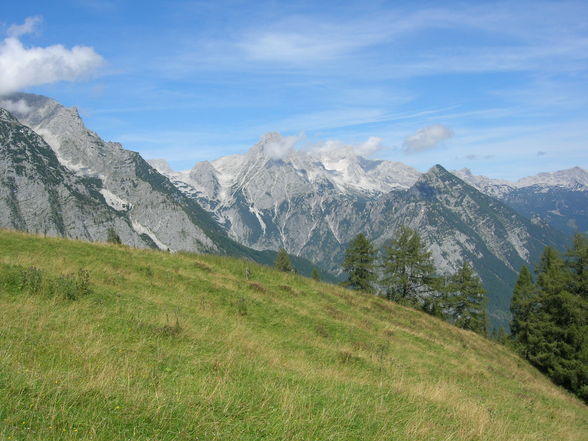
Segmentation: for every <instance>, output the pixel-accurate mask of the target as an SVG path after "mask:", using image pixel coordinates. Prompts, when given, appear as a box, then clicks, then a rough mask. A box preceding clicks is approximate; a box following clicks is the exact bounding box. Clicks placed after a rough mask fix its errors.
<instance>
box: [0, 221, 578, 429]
mask: <svg viewBox="0 0 588 441" xmlns="http://www.w3.org/2000/svg"><path fill="white" fill-rule="evenodd" d="M0 262H1V263H0V265H1V267H0V286H1V289H2V295H1V296H0V302H1V303H0V304H1V308H0V314H1V317H0V319H1V321H0V354H1V357H0V364H1V365H0V367H1V369H0V438H2V439H6V440H11V439H12V440H39V439H43V440H105V441H106V440H108V441H118V440H129V439H133V440H154V439H156V440H162V441H167V440H180V439H193V440H195V439H219V440H221V439H222V440H228V439H240V440H263V439H267V440H275V439H298V440H303V439H304V440H318V439H320V440H341V439H363V440H389V439H398V440H410V439H419V440H439V439H452V440H473V439H475V440H496V439H500V440H513V441H514V440H517V441H521V440H554V439H557V440H583V439H585V435H586V433H587V430H588V411H587V409H586V406H585V405H584V404H582V403H581V402H580V401H578V400H577V399H576V398H574V397H573V396H572V395H571V394H569V393H567V392H566V391H564V390H563V389H560V388H558V387H556V386H554V385H553V384H552V383H551V382H550V381H549V380H548V379H547V378H546V377H544V376H543V375H542V374H541V373H540V372H539V371H537V370H535V369H534V368H532V367H531V366H530V365H529V364H527V362H526V361H524V360H523V359H522V358H519V357H518V356H517V355H515V354H514V353H513V352H512V351H510V350H509V349H507V348H505V347H504V346H502V345H500V344H497V343H495V342H492V341H490V340H487V339H485V338H483V337H481V336H479V335H477V334H475V333H473V332H470V331H465V330H461V329H459V328H457V327H454V326H452V325H449V324H447V323H445V322H443V321H441V320H438V319H436V318H434V317H431V316H429V315H427V314H425V313H422V312H418V311H415V310H413V309H410V308H406V307H403V306H400V305H398V304H395V303H392V302H389V301H387V300H385V299H381V298H378V297H375V296H373V295H372V294H362V293H360V292H356V291H348V290H346V289H344V288H340V287H336V286H333V285H330V284H325V283H321V282H316V281H314V280H312V279H307V278H304V277H302V276H298V275H294V274H292V273H284V272H282V271H277V270H274V269H271V268H268V267H265V266H260V265H257V264H254V263H252V262H250V261H247V260H238V259H233V258H228V257H218V256H205V255H193V254H187V253H180V254H169V253H166V252H162V251H141V250H135V249H132V248H128V247H125V246H120V245H106V244H87V243H83V242H79V241H71V240H64V239H49V238H40V237H35V236H30V235H26V234H22V233H13V232H6V231H2V232H0ZM86 271H87V272H86Z"/></svg>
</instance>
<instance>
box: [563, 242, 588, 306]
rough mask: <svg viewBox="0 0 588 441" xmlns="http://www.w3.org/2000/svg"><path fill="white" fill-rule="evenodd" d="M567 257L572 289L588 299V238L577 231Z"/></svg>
mask: <svg viewBox="0 0 588 441" xmlns="http://www.w3.org/2000/svg"><path fill="white" fill-rule="evenodd" d="M566 257H567V258H568V259H567V267H568V268H569V271H570V273H571V280H570V282H571V285H570V291H571V292H573V293H575V294H577V295H579V296H581V297H583V298H584V299H587V300H588V238H587V237H586V236H584V235H583V234H580V233H576V235H575V236H574V242H573V245H572V248H571V249H570V250H568V252H567V254H566Z"/></svg>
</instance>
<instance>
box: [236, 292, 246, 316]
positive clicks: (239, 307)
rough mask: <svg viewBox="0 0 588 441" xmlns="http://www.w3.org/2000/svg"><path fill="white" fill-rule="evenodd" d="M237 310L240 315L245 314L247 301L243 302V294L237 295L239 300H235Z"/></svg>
mask: <svg viewBox="0 0 588 441" xmlns="http://www.w3.org/2000/svg"><path fill="white" fill-rule="evenodd" d="M237 312H238V313H239V315H241V316H245V315H247V303H246V302H245V297H243V296H241V297H239V300H238V301H237Z"/></svg>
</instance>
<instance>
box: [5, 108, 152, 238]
mask: <svg viewBox="0 0 588 441" xmlns="http://www.w3.org/2000/svg"><path fill="white" fill-rule="evenodd" d="M0 176H1V178H0V181H1V182H0V227H2V228H12V229H18V230H25V231H29V232H32V233H38V234H43V235H49V236H66V237H72V238H78V239H83V240H88V241H106V238H107V231H108V229H109V228H114V229H115V230H116V231H117V233H118V234H119V236H120V237H121V240H123V241H124V243H127V244H130V245H133V246H136V247H146V246H151V245H152V244H153V242H152V241H151V240H150V239H149V238H148V237H145V236H143V235H142V234H141V233H139V232H137V231H135V229H133V227H132V225H131V224H130V222H129V220H128V219H127V218H126V217H125V216H123V215H121V214H120V213H119V211H118V210H116V209H114V208H112V207H111V206H109V205H108V204H107V203H106V201H105V199H104V196H103V195H102V194H101V193H100V190H101V188H100V186H99V185H98V184H99V181H97V180H95V179H90V178H84V177H79V176H77V175H75V174H74V173H73V172H72V171H70V170H68V169H67V168H66V167H64V166H63V165H62V164H60V163H59V161H58V160H57V157H56V156H55V153H54V152H53V150H52V149H51V147H49V145H47V143H46V142H45V141H44V140H43V138H41V137H40V136H39V135H38V134H37V133H35V132H33V131H32V130H31V129H30V128H28V127H26V126H24V125H22V124H20V123H19V122H18V121H17V119H16V118H14V117H13V116H12V115H11V114H9V113H8V112H7V111H6V110H4V109H0Z"/></svg>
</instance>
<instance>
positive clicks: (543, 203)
mask: <svg viewBox="0 0 588 441" xmlns="http://www.w3.org/2000/svg"><path fill="white" fill-rule="evenodd" d="M455 174H456V175H457V176H459V177H460V178H461V179H463V180H464V181H466V182H467V183H469V184H470V185H472V186H474V187H476V188H477V189H478V190H480V191H481V192H482V193H485V194H487V195H489V196H494V197H497V198H498V199H500V200H501V201H503V202H504V203H506V204H507V205H509V206H511V207H512V208H514V209H515V210H517V211H518V212H519V213H521V214H522V215H523V216H526V217H528V218H529V219H534V220H535V221H537V222H543V223H546V224H548V225H551V226H553V227H554V228H556V229H558V230H560V231H562V232H564V233H567V234H570V235H571V234H574V233H576V232H581V233H584V234H588V209H587V208H586V207H588V171H586V170H584V169H582V168H580V167H574V168H571V169H568V170H560V171H557V172H553V173H539V174H538V175H536V176H529V177H527V178H523V179H520V180H519V181H517V182H508V181H500V180H496V179H490V178H487V177H485V176H475V175H473V174H472V173H471V171H470V170H468V169H463V170H458V171H457V172H455Z"/></svg>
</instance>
